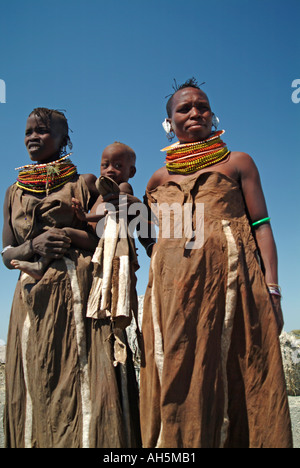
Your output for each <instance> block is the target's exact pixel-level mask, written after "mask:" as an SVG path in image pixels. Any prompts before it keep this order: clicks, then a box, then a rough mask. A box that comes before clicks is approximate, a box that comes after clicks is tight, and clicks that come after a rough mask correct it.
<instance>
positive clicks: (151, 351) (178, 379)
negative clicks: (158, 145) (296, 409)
mask: <svg viewBox="0 0 300 468" xmlns="http://www.w3.org/2000/svg"><path fill="white" fill-rule="evenodd" d="M167 111H168V118H167V119H166V122H165V124H164V125H165V127H167V129H168V132H172V131H173V132H174V133H175V134H176V136H177V138H178V139H179V142H178V143H176V144H175V145H171V146H170V147H168V148H166V149H165V150H166V153H167V158H166V166H164V167H162V168H161V169H159V170H158V171H157V172H155V173H154V175H153V176H152V177H151V179H150V181H149V183H148V187H147V199H148V203H149V205H150V207H151V208H152V209H153V210H154V209H155V210H156V214H157V213H158V214H157V218H158V219H159V221H160V235H159V239H158V242H157V244H156V245H155V246H154V248H153V253H152V258H151V268H150V277H149V286H148V289H147V292H146V296H145V303H144V316H143V326H142V332H143V339H144V363H143V366H142V369H141V424H142V439H143V445H144V446H145V447H173V448H174V447H190V448H196V447H290V446H291V444H292V437H291V426H290V417H289V409H288V401H287V395H286V389H285V381H284V374H283V368H282V362H281V354H280V346H279V340H278V332H280V331H281V329H282V326H283V319H282V313H281V307H280V290H279V287H278V277H277V255H276V247H275V243H274V239H273V235H272V230H271V226H270V222H269V217H268V212H267V208H266V203H265V199H264V195H263V191H262V188H261V184H260V178H259V174H258V171H257V168H256V166H255V164H254V162H253V160H252V158H251V157H250V156H249V155H247V154H245V153H241V152H230V151H229V150H228V148H227V147H226V144H225V143H224V142H223V140H222V138H223V133H224V132H223V131H219V132H214V131H213V129H212V124H213V122H214V121H215V120H216V119H215V117H214V114H213V113H212V110H211V108H210V103H209V100H208V98H207V96H206V94H205V93H204V92H203V91H202V90H201V89H200V88H199V87H198V85H197V83H195V81H194V80H189V81H188V82H186V83H185V84H184V85H182V86H181V87H179V88H178V89H177V90H176V92H175V93H174V94H173V95H172V97H171V98H170V100H169V102H168V104H167ZM167 203H170V204H172V206H173V207H174V206H175V205H174V204H176V206H177V207H178V206H179V207H180V214H182V216H183V217H184V214H185V213H186V210H185V207H186V206H188V205H189V206H191V207H192V231H193V232H194V234H193V235H192V236H189V235H188V234H186V231H184V228H183V227H182V232H181V236H179V235H178V223H175V224H176V225H175V227H174V232H173V235H172V231H171V237H170V236H169V238H166V236H164V232H163V230H162V229H161V224H162V223H163V222H164V212H163V211H160V208H159V207H160V205H161V206H162V204H164V205H165V204H167ZM181 212H182V213H181ZM172 213H173V212H172V211H171V210H169V213H168V214H169V215H170V214H171V215H172ZM177 215H178V213H177ZM183 225H184V223H182V226H183ZM175 231H176V235H175ZM193 236H194V237H193ZM197 236H198V239H197Z"/></svg>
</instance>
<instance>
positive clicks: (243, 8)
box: [0, 0, 300, 341]
mask: <svg viewBox="0 0 300 468" xmlns="http://www.w3.org/2000/svg"><path fill="white" fill-rule="evenodd" d="M299 17H300V2H299V0H284V1H282V0H273V1H269V0H251V1H248V0H214V1H210V2H208V1H207V0H185V1H182V0H180V1H178V0H151V1H150V0H109V1H107V0H106V1H104V0H84V1H83V0H59V1H58V0H51V2H49V1H44V0H39V1H36V0H27V1H26V2H25V1H23V0H10V2H1V4H0V43H1V55H0V79H2V80H4V81H5V83H6V103H5V104H3V103H2V104H0V136H1V138H0V152H1V170H0V180H1V191H0V198H1V200H0V203H1V204H3V199H4V195H5V191H6V188H7V187H8V186H9V185H10V184H11V183H13V182H14V181H15V178H16V175H17V173H16V171H15V170H14V168H15V167H18V166H21V165H24V164H27V163H28V161H29V158H28V156H27V152H26V150H25V147H24V143H23V138H24V128H25V123H26V119H27V116H28V114H29V113H30V112H31V110H32V109H33V108H34V107H50V108H56V109H65V110H66V115H67V118H68V120H69V124H70V127H71V129H72V131H73V133H72V134H71V138H72V141H73V145H74V148H73V155H72V160H73V162H74V163H75V164H76V165H77V166H78V169H79V171H80V172H81V173H85V172H90V173H94V174H98V173H99V162H100V157H101V152H102V150H103V149H104V147H105V146H106V145H108V144H110V143H112V142H113V141H116V140H117V141H122V142H124V143H127V144H128V145H130V146H132V147H133V148H134V150H135V151H136V154H137V175H136V176H135V178H134V179H132V185H133V187H134V190H135V194H136V195H137V196H138V197H139V198H141V197H142V196H143V194H144V190H145V187H146V184H147V181H148V179H149V178H150V176H151V175H152V173H153V172H154V171H155V170H156V169H158V168H159V167H160V166H162V165H163V160H164V156H163V153H161V152H160V149H161V148H162V147H164V146H166V144H167V140H166V137H165V135H164V132H163V129H162V126H161V122H162V121H163V119H164V118H165V104H166V99H165V96H166V95H168V94H170V93H171V92H172V83H173V79H174V78H176V80H177V82H178V83H181V82H183V81H185V80H186V79H187V78H189V77H191V76H195V77H196V78H197V79H198V81H199V82H200V83H201V82H202V81H205V82H206V84H205V85H204V87H203V89H204V91H205V92H206V93H207V94H208V96H209V98H210V101H211V105H212V108H213V110H214V111H215V113H216V114H217V115H218V116H219V118H220V128H224V129H225V130H226V134H225V137H224V141H225V142H226V143H227V145H228V147H229V148H230V149H232V150H240V151H245V152H247V153H249V154H250V155H251V156H252V157H253V158H254V160H255V161H256V164H257V166H258V168H259V170H260V174H261V179H262V184H263V188H264V192H265V196H266V200H267V204H268V208H269V214H270V216H271V221H272V226H273V230H274V235H275V238H276V242H277V247H278V254H279V275H280V284H281V286H282V290H283V310H284V313H285V329H286V330H287V331H289V330H292V329H295V328H300V314H299V290H300V266H299V265H300V261H299V260H300V255H299V253H300V248H299V239H300V221H299V201H300V200H299V198H300V197H299V169H300V163H299V158H300V154H299V153H300V131H299V130H300V126H299V124H300V103H299V104H295V103H293V102H292V99H291V95H292V92H293V89H292V87H291V85H292V82H293V80H295V79H300V60H299V57H300V35H299ZM0 221H1V224H2V215H1V219H0ZM139 254H140V255H139V260H140V264H141V269H140V270H139V272H138V294H144V291H145V288H146V285H147V276H148V267H149V262H148V259H147V257H146V256H145V254H144V253H143V251H142V248H141V247H140V246H139ZM17 276H18V273H17V272H14V271H9V270H7V269H5V267H4V266H3V264H1V265H0V291H1V293H0V294H1V295H0V298H1V299H0V339H3V340H4V341H5V340H6V334H7V328H8V320H9V314H10V307H11V302H12V297H13V292H14V288H15V284H16V281H17Z"/></svg>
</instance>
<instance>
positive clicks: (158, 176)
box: [147, 167, 169, 191]
mask: <svg viewBox="0 0 300 468" xmlns="http://www.w3.org/2000/svg"><path fill="white" fill-rule="evenodd" d="M168 175H169V174H168V171H167V169H166V167H161V168H160V169H158V170H157V171H155V172H154V174H153V175H152V177H151V178H150V180H149V182H148V185H147V190H148V191H150V190H154V189H156V188H157V187H158V186H159V185H162V184H163V183H165V181H166V180H167V178H168Z"/></svg>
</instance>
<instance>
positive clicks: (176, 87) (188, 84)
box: [166, 77, 204, 118]
mask: <svg viewBox="0 0 300 468" xmlns="http://www.w3.org/2000/svg"><path fill="white" fill-rule="evenodd" d="M174 82H175V84H174V85H173V89H174V93H172V94H171V97H170V98H169V100H168V102H167V106H166V108H167V114H168V117H169V118H170V117H171V116H172V104H173V97H174V95H175V94H176V93H177V91H180V90H181V89H184V88H196V89H199V90H200V91H202V90H201V88H200V86H202V85H203V84H204V82H203V83H201V84H200V85H198V83H197V80H196V78H194V77H192V78H189V79H188V80H187V81H185V82H184V83H183V84H181V85H178V84H177V83H176V80H174ZM169 96H170V95H169ZM167 97H168V96H167Z"/></svg>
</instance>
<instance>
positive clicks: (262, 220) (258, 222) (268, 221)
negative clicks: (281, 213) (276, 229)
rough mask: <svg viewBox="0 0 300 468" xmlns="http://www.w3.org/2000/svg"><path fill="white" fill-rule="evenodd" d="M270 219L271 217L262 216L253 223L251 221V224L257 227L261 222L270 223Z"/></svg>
mask: <svg viewBox="0 0 300 468" xmlns="http://www.w3.org/2000/svg"><path fill="white" fill-rule="evenodd" d="M270 219H271V218H270V217H269V216H268V217H267V218H263V219H260V220H259V221H255V223H252V224H251V226H252V227H258V226H260V225H261V224H265V223H270Z"/></svg>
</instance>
